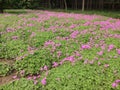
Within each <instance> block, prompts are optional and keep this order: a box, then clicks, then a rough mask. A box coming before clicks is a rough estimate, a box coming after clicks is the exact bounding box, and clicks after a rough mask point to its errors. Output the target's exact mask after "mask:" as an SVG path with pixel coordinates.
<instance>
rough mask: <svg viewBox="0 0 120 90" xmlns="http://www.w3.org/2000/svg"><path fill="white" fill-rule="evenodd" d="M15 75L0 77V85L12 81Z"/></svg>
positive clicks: (14, 73)
mask: <svg viewBox="0 0 120 90" xmlns="http://www.w3.org/2000/svg"><path fill="white" fill-rule="evenodd" d="M15 75H16V72H13V73H12V74H10V75H8V76H4V77H0V85H4V84H7V83H10V82H12V81H14V79H13V77H14V76H15Z"/></svg>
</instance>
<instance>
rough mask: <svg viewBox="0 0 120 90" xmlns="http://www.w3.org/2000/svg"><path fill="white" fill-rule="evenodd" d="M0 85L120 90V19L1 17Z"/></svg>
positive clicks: (44, 14)
mask: <svg viewBox="0 0 120 90" xmlns="http://www.w3.org/2000/svg"><path fill="white" fill-rule="evenodd" d="M10 75H11V76H10ZM8 76H9V80H8V79H7V81H6V80H3V78H5V77H6V78H7V77H8ZM0 82H1V83H0V90H120V19H114V18H110V17H105V16H100V15H85V14H74V13H64V12H50V11H29V12H27V13H21V14H9V13H5V14H2V15H0Z"/></svg>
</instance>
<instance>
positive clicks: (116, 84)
mask: <svg viewBox="0 0 120 90" xmlns="http://www.w3.org/2000/svg"><path fill="white" fill-rule="evenodd" d="M119 83H120V80H119V79H118V80H116V81H115V82H113V83H112V87H113V88H117V87H118V84H119Z"/></svg>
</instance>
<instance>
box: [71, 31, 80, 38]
mask: <svg viewBox="0 0 120 90" xmlns="http://www.w3.org/2000/svg"><path fill="white" fill-rule="evenodd" d="M78 34H79V31H74V32H73V33H72V34H71V35H70V37H71V38H76V37H77V35H78Z"/></svg>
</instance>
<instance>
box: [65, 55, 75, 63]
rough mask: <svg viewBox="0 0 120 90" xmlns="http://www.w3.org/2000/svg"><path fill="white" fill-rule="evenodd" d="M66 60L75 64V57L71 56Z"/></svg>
mask: <svg viewBox="0 0 120 90" xmlns="http://www.w3.org/2000/svg"><path fill="white" fill-rule="evenodd" d="M64 60H66V61H70V62H72V63H73V62H75V58H74V56H69V57H67V58H65V59H64Z"/></svg>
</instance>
